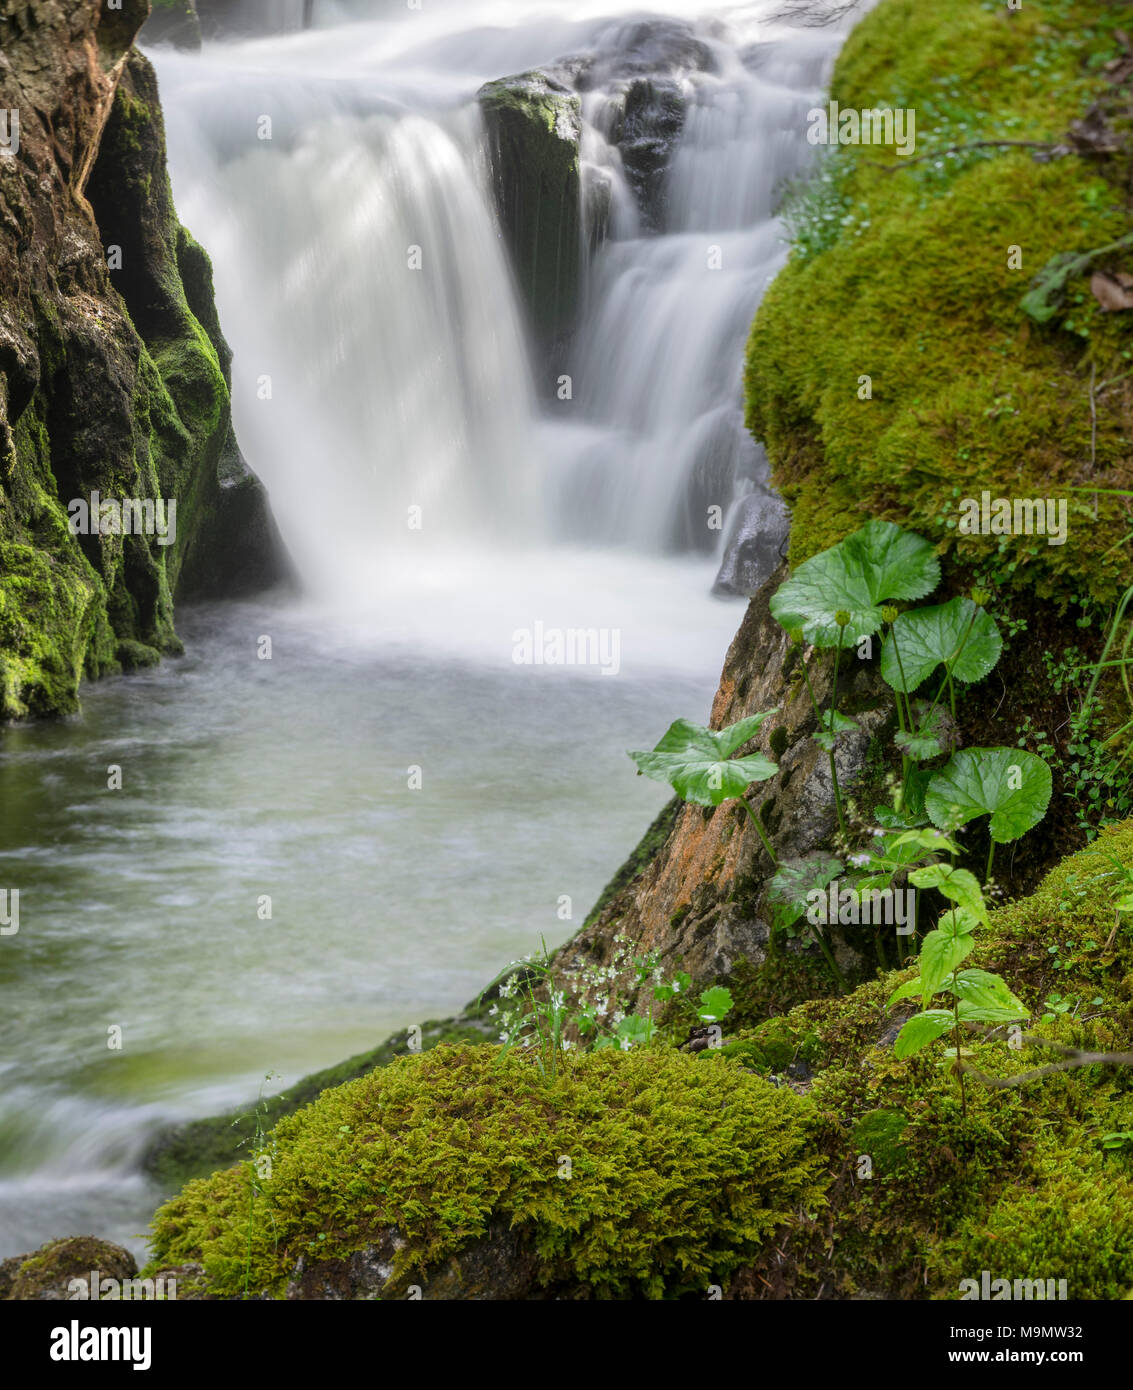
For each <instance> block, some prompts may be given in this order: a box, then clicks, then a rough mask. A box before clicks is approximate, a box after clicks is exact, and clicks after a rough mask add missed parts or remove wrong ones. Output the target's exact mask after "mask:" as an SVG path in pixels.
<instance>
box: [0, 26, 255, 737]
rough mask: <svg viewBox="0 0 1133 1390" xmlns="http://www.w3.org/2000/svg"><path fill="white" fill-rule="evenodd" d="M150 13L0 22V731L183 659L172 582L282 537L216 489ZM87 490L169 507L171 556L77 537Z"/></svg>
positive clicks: (207, 295) (225, 415)
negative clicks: (4, 136)
mask: <svg viewBox="0 0 1133 1390" xmlns="http://www.w3.org/2000/svg"><path fill="white" fill-rule="evenodd" d="M146 14H147V6H146V4H145V3H144V0H128V3H126V4H125V5H124V6H122V7H118V8H115V9H108V8H107V7H105V6H102V7H99V6H87V7H86V8H85V9H84V10H83V13H82V15H81V16H78V17H75V16H71V15H69V14H68V13H67V12H66V10H65V8H64V7H60V6H53V5H41V6H21V7H17V8H16V9H15V10H14V11H9V12H6V13H5V14H4V15H2V16H0V48H2V52H3V59H2V68H0V75H2V76H3V80H4V85H5V90H6V91H7V92H8V93H9V100H10V101H11V104H13V105H18V106H19V108H20V111H21V139H20V152H19V156H18V158H17V159H5V160H4V161H3V162H2V164H0V220H3V221H4V223H5V226H6V227H8V228H9V230H10V232H11V235H7V234H6V235H5V237H4V238H3V241H2V242H0V721H3V720H9V719H22V718H28V717H36V716H42V715H50V714H67V713H72V712H74V711H75V710H76V709H77V707H78V687H79V683H80V681H81V679H83V678H84V677H85V678H94V677H96V676H99V675H104V674H108V673H111V672H116V671H119V670H121V669H122V667H123V665H125V666H127V667H133V666H136V665H139V664H145V663H146V662H148V661H149V660H150V659H151V656H150V654H151V653H159V654H167V653H176V652H178V651H180V650H181V644H180V642H179V640H178V638H177V636H176V633H175V631H174V625H173V596H174V593H175V592H177V591H178V590H179V589H181V591H188V589H189V588H190V585H189V584H188V583H185V584H182V583H181V579H182V573H183V571H184V574H185V578H186V580H188V579H191V578H193V577H194V576H196V575H199V574H200V573H201V572H202V571H207V572H208V573H209V574H210V577H211V580H212V582H213V584H214V586H215V587H216V588H217V589H219V590H220V591H223V592H229V591H231V588H230V586H229V582H228V581H229V578H230V577H231V578H232V580H233V584H234V587H239V586H240V584H241V583H242V582H243V578H242V577H243V576H245V575H247V574H248V573H254V574H257V575H259V576H260V577H261V578H263V577H264V574H265V570H266V571H271V563H270V561H265V560H264V555H265V554H266V553H267V552H266V550H265V547H267V546H271V545H273V544H275V543H276V542H277V539H278V538H277V537H276V536H275V534H274V527H273V526H272V525H271V522H270V517H269V515H268V511H267V506H266V499H265V497H264V495H263V492H262V489H258V484H254V480H253V484H254V486H249V484H248V483H247V480H246V479H245V480H244V482H243V485H242V487H239V488H238V487H235V486H225V485H224V482H223V480H222V473H223V474H224V477H225V478H227V477H228V476H229V475H230V474H231V475H234V474H235V472H237V471H238V470H237V469H236V468H235V467H234V465H233V463H232V461H231V457H230V456H231V455H232V453H233V451H234V449H235V446H234V444H233V443H231V441H230V433H231V427H230V423H229V412H228V381H227V368H228V349H227V347H226V346H224V345H223V339H221V337H220V332H219V325H218V324H217V323H216V311H215V307H214V305H213V303H212V289H211V277H210V276H209V275H208V274H207V266H208V262H207V257H205V256H204V255H203V252H200V249H199V248H197V247H196V246H195V243H192V242H191V238H188V237H187V235H186V234H184V233H183V232H182V230H181V228H180V227H179V225H178V223H177V218H176V213H175V211H174V208H173V201H172V196H171V194H170V189H169V180H168V176H167V174H166V168H165V138H164V131H163V126H162V118H161V108H160V104H159V101H158V95H157V85H156V80H155V78H154V74H153V71H152V69H151V67H150V66H149V64H148V62H147V61H146V59H145V58H143V57H142V56H141V55H140V54H139V53H137V52H136V51H135V50H132V49H131V44H132V42H133V39H134V36H135V34H136V32H137V30H138V28H139V26H140V25H141V23H142V21H143V20H144V19H145V17H146ZM245 471H246V470H245ZM95 491H97V492H98V493H99V494H100V496H101V497H102V498H103V499H123V498H137V499H143V500H152V499H157V498H163V499H171V500H174V501H175V502H176V503H177V512H176V531H175V533H174V532H173V530H172V526H171V527H170V534H171V543H170V544H167V545H166V544H162V543H161V540H162V539H163V538H161V537H158V536H156V535H143V534H124V535H123V534H99V531H98V526H97V518H95V525H94V526H93V527H90V526H89V519H88V529H87V530H86V531H85V532H83V531H80V532H78V533H75V532H73V531H72V529H71V526H70V524H69V521H70V517H69V514H68V512H69V505H70V503H71V502H73V501H75V500H77V499H83V500H84V501H85V500H86V499H88V498H89V497H90V494H91V493H92V492H95ZM253 492H256V494H257V495H256V497H253V496H252V495H251V494H252V493H253ZM233 504H234V505H233ZM257 505H258V511H257ZM229 516H231V517H232V518H233V519H234V522H235V524H232V525H229V524H226V518H227V517H229ZM245 534H246V535H247V536H248V537H249V538H250V539H249V545H248V546H247V547H245V545H244V536H245ZM221 535H223V542H224V543H223V546H218V545H217V543H216V537H218V536H221ZM249 551H251V561H249V556H248V552H249ZM187 558H188V559H189V560H190V561H191V563H190V564H189V565H188V566H187V567H186V560H187ZM281 572H282V571H281V569H280V568H278V567H277V568H276V570H275V572H274V575H272V576H271V577H278V576H279V574H280V573H281ZM261 587H262V585H261ZM143 658H144V660H143Z"/></svg>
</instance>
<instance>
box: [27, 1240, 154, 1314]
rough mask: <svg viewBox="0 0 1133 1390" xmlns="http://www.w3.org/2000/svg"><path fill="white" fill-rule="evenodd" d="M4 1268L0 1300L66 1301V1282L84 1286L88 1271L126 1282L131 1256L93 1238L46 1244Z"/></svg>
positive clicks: (107, 1242) (131, 1262) (132, 1268)
mask: <svg viewBox="0 0 1133 1390" xmlns="http://www.w3.org/2000/svg"><path fill="white" fill-rule="evenodd" d="M5 1265H6V1269H5V1276H6V1277H5V1278H4V1280H3V1282H4V1283H5V1284H7V1289H6V1290H5V1291H0V1297H3V1298H6V1299H11V1300H18V1301H26V1300H30V1299H43V1298H47V1299H52V1298H54V1299H55V1300H58V1299H59V1298H66V1297H67V1290H68V1284H69V1282H70V1280H72V1279H82V1280H83V1281H84V1283H86V1282H88V1281H89V1276H90V1273H91V1271H92V1270H97V1271H98V1272H99V1274H100V1276H101V1277H103V1278H106V1277H108V1276H109V1277H110V1278H112V1279H129V1278H131V1277H132V1276H133V1274H134V1273H135V1265H134V1260H133V1257H132V1256H131V1255H130V1254H129V1253H128V1252H127V1251H126V1250H123V1249H122V1247H121V1246H118V1245H112V1244H111V1243H110V1242H109V1241H105V1240H99V1239H97V1238H96V1237H95V1236H72V1237H70V1238H68V1239H65V1240H53V1241H49V1242H48V1243H47V1244H46V1245H45V1246H43V1247H42V1249H40V1250H38V1251H36V1253H35V1254H34V1255H32V1256H31V1257H30V1258H29V1259H26V1260H22V1261H19V1262H17V1261H15V1260H13V1261H6V1262H5Z"/></svg>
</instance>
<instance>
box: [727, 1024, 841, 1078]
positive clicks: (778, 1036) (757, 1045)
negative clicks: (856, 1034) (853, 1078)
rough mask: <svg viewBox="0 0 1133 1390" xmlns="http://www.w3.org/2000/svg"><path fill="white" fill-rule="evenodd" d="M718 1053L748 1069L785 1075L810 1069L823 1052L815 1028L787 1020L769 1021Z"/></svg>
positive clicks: (747, 1032) (744, 1031)
mask: <svg viewBox="0 0 1133 1390" xmlns="http://www.w3.org/2000/svg"><path fill="white" fill-rule="evenodd" d="M719 1050H720V1052H721V1053H722V1055H723V1056H725V1057H731V1058H734V1059H736V1060H741V1061H742V1062H743V1064H744V1065H745V1066H748V1067H756V1068H759V1069H760V1070H762V1071H768V1072H783V1071H786V1070H787V1068H788V1067H790V1066H792V1065H796V1064H798V1063H804V1064H806V1065H809V1064H810V1063H811V1062H814V1061H817V1059H818V1055H819V1050H820V1048H819V1039H818V1034H817V1033H816V1032H815V1030H814V1029H813V1028H799V1027H797V1026H795V1025H794V1024H792V1023H791V1022H790V1021H789V1020H788V1019H787V1018H785V1017H784V1018H768V1019H765V1020H764V1021H763V1022H762V1023H760V1024H758V1025H757V1026H756V1027H755V1028H751V1029H743V1030H741V1031H740V1033H739V1035H738V1036H737V1037H736V1038H735V1040H734V1041H732V1042H728V1043H726V1044H725V1045H724V1046H723V1047H722V1048H720V1049H719ZM700 1055H701V1056H707V1055H708V1053H706V1052H704V1053H701V1054H700Z"/></svg>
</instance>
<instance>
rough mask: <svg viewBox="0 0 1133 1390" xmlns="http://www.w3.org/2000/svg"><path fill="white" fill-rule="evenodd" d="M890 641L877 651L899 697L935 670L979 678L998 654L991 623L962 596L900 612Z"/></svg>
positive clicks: (1000, 644) (997, 638)
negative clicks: (880, 652)
mask: <svg viewBox="0 0 1133 1390" xmlns="http://www.w3.org/2000/svg"><path fill="white" fill-rule="evenodd" d="M891 638H892V640H891V641H888V642H886V644H885V647H884V648H883V650H882V654H881V674H882V676H883V677H884V679H885V680H886V681H887V682H888V684H889V685H891V686H892V687H893V689H894V690H899V691H901V692H902V693H903V694H911V693H912V692H913V691H914V690H916V689H917V688H918V687H919V686H922V685H923V684H924V683H925V681H926V680H928V678H929V676H931V675H932V673H933V671H935V670H936V668H937V667H938V666H944V668H945V670H946V672H947V674H948V675H950V676H954V677H955V678H956V679H957V680H961V681H967V682H970V681H979V680H983V678H984V677H985V676H986V675H987V674H988V673H989V672H990V671H991V670H992V668H993V667H994V666H995V664H996V662H997V661H998V660H999V656H1000V653H1001V651H1002V650H1003V640H1002V638H1001V637H1000V635H999V629H998V628H997V627H996V625H995V620H994V619H993V618H992V617H991V616H990V615H989V614H988V613H986V612H985V611H984V610H983V609H982V608H977V607H976V605H975V604H974V603H973V602H972V601H971V599H967V598H954V599H952V600H950V602H948V603H942V604H938V605H937V606H936V607H933V608H917V609H914V610H912V611H911V612H908V613H901V614H900V615H899V616H898V618H897V621H896V622H895V623H894V624H893V628H892V633H891ZM898 649H899V650H900V661H898V659H897V651H898Z"/></svg>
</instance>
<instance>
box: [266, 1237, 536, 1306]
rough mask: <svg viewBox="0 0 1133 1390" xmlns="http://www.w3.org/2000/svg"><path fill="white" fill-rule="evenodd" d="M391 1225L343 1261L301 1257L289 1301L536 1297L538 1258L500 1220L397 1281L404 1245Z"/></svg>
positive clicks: (290, 1290) (289, 1290) (463, 1299)
mask: <svg viewBox="0 0 1133 1390" xmlns="http://www.w3.org/2000/svg"><path fill="white" fill-rule="evenodd" d="M404 1245H405V1240H404V1237H402V1236H401V1235H399V1233H398V1231H397V1229H396V1228H395V1227H393V1226H391V1227H389V1228H387V1229H386V1230H385V1231H384V1232H383V1233H382V1235H381V1238H380V1239H379V1240H378V1241H376V1242H375V1243H374V1244H373V1245H368V1246H367V1247H366V1248H365V1249H363V1250H359V1251H356V1252H355V1253H354V1254H353V1255H349V1256H347V1257H346V1258H344V1259H334V1260H309V1259H308V1258H307V1257H305V1256H304V1257H303V1258H301V1259H300V1260H299V1262H298V1264H297V1265H296V1267H295V1271H294V1273H293V1274H292V1276H291V1279H290V1281H289V1283H288V1285H287V1297H288V1299H292V1300H296V1301H307V1300H319V1301H328V1300H330V1301H336V1302H337V1301H344V1300H358V1299H371V1300H372V1299H387V1300H390V1299H405V1298H421V1299H434V1300H439V1301H449V1300H460V1301H473V1302H475V1301H482V1300H493V1301H494V1300H501V1299H519V1298H538V1297H539V1296H540V1295H539V1292H538V1274H539V1269H540V1265H539V1260H538V1257H537V1256H536V1255H535V1253H534V1252H533V1251H532V1250H530V1249H528V1248H527V1247H526V1246H525V1244H524V1242H523V1241H522V1240H521V1239H520V1237H519V1235H518V1234H517V1233H516V1232H515V1231H512V1230H510V1229H509V1228H508V1227H507V1226H506V1225H504V1224H501V1223H499V1222H496V1223H493V1225H492V1226H491V1227H490V1228H489V1230H488V1233H487V1235H486V1237H485V1238H484V1239H483V1240H481V1241H477V1242H476V1243H475V1244H473V1245H470V1246H468V1247H466V1248H465V1249H464V1250H461V1251H460V1252H459V1253H458V1254H456V1255H453V1256H452V1257H451V1258H449V1259H448V1260H446V1261H444V1262H443V1263H442V1264H441V1265H439V1266H437V1267H436V1268H435V1269H431V1270H430V1271H429V1273H428V1274H427V1275H413V1276H411V1277H402V1278H400V1279H395V1278H394V1276H393V1257H394V1255H395V1254H396V1253H397V1252H398V1251H399V1250H400V1249H402V1248H403V1247H404Z"/></svg>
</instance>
